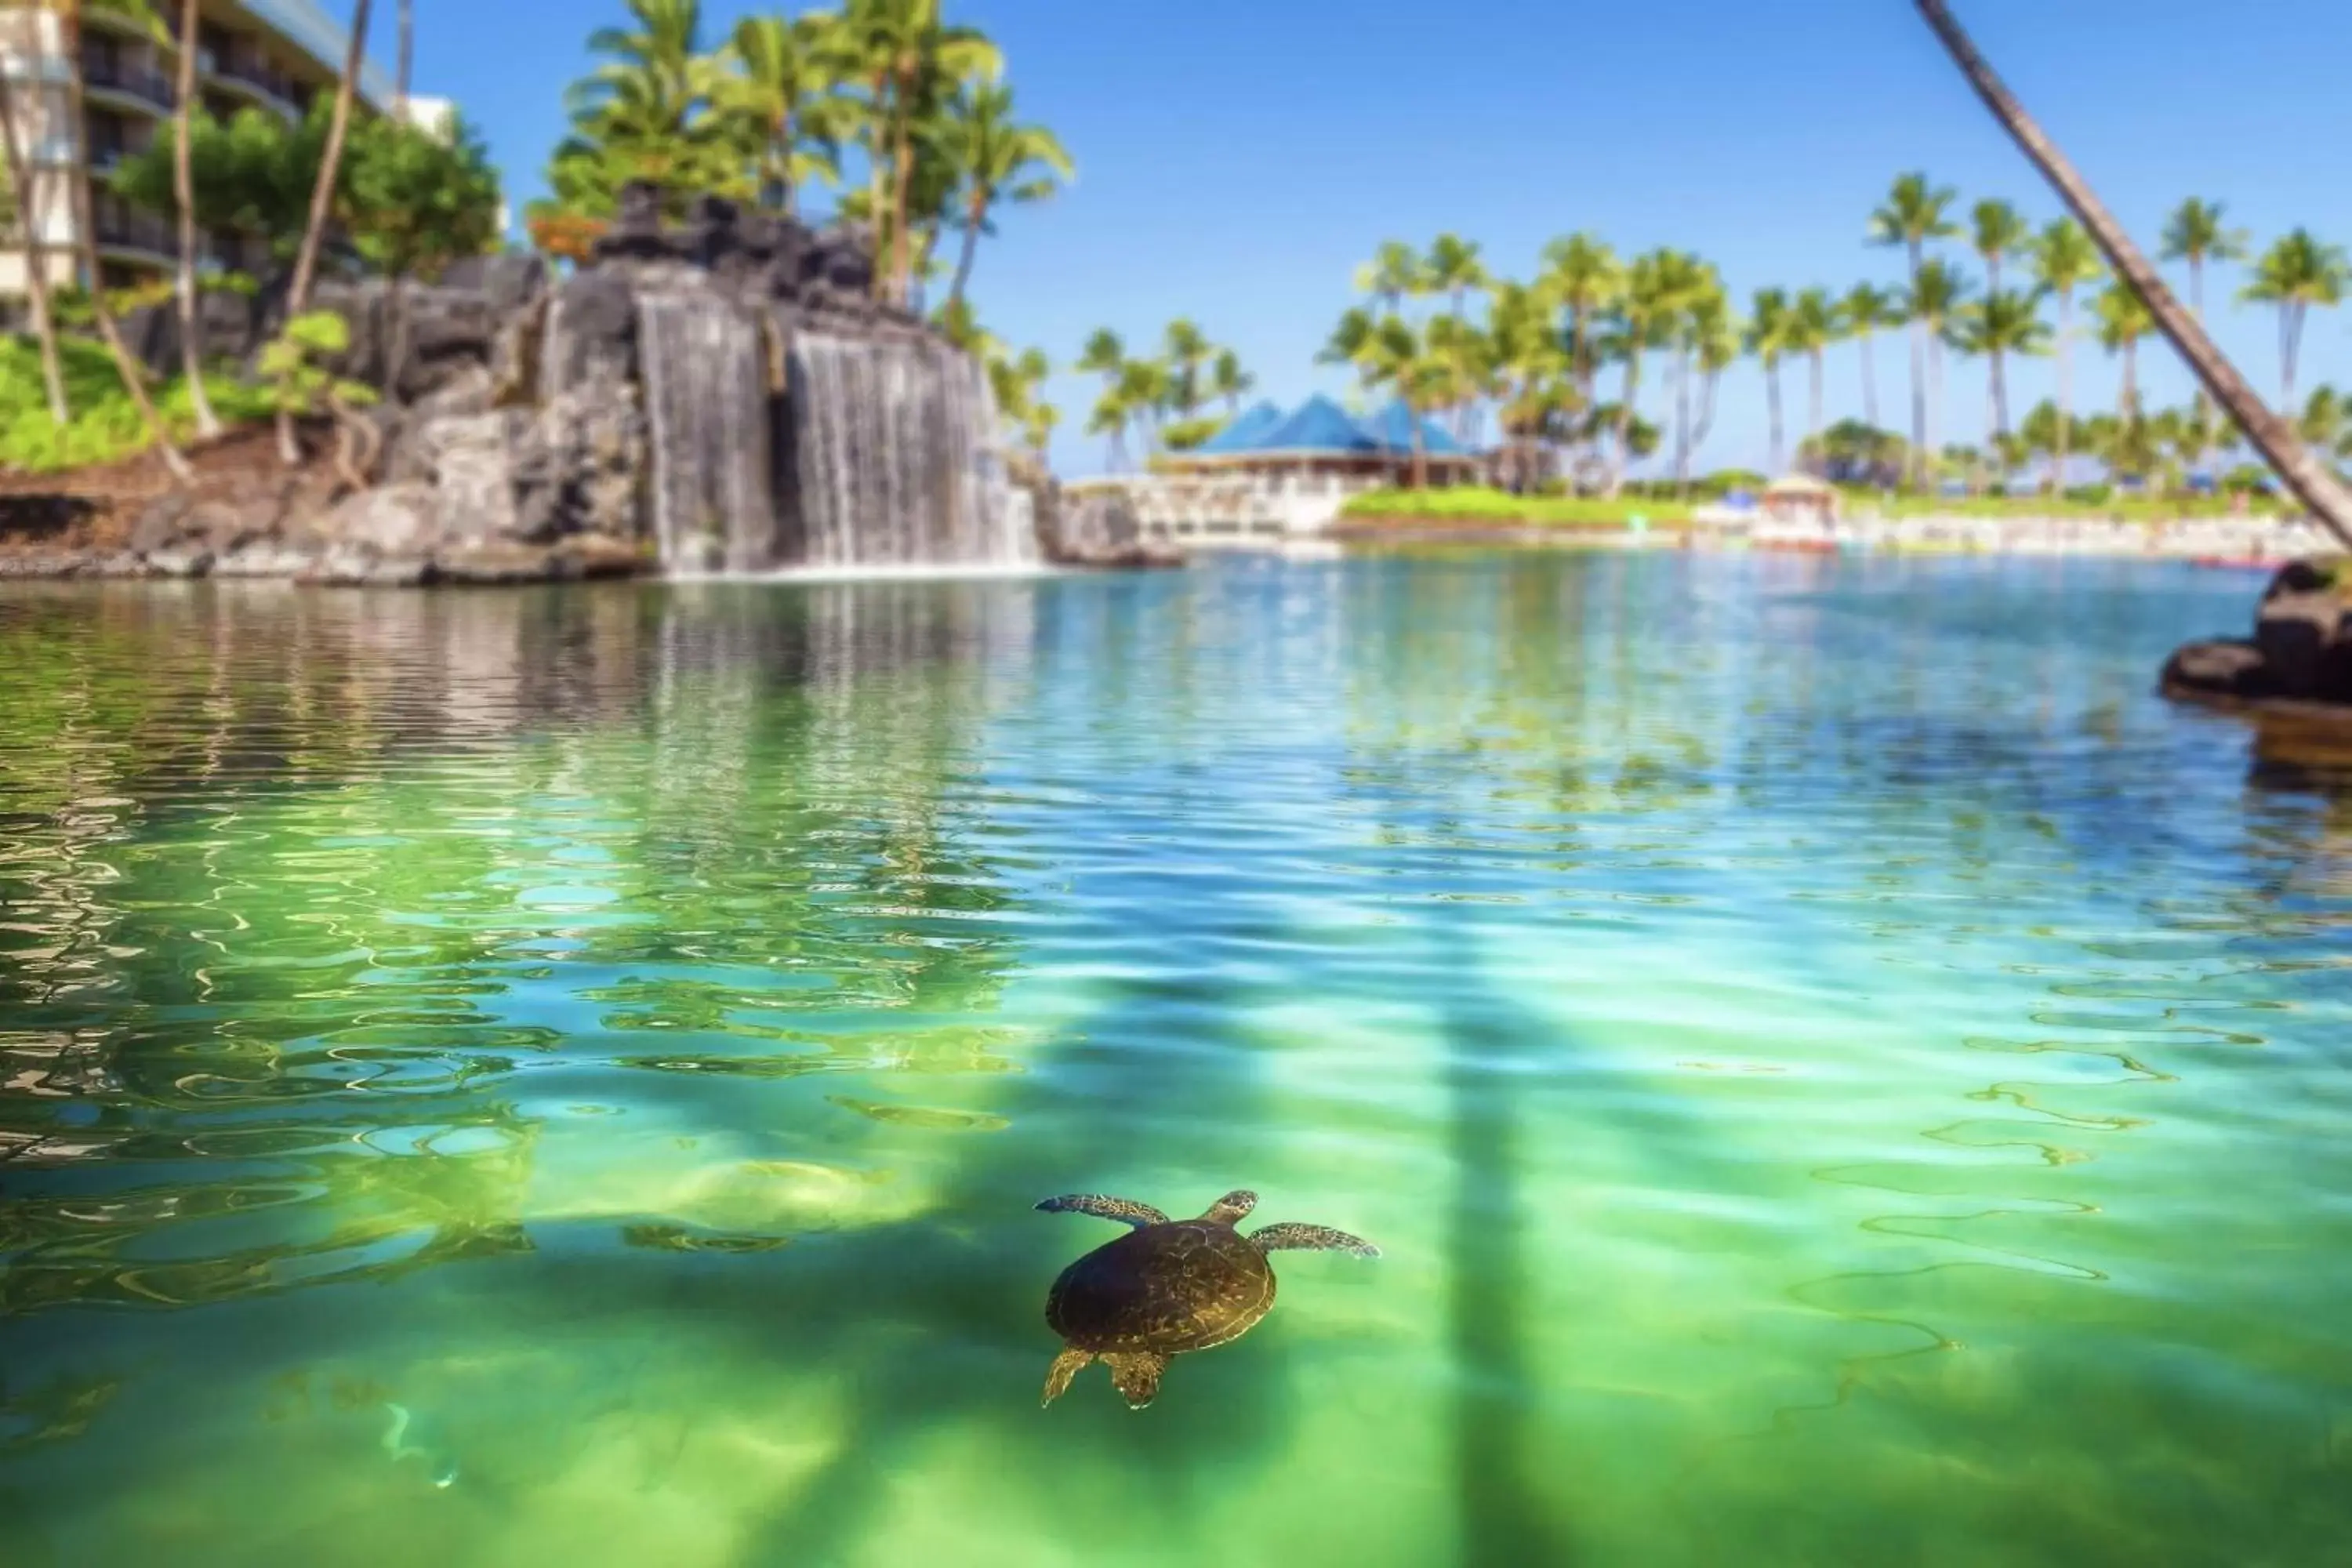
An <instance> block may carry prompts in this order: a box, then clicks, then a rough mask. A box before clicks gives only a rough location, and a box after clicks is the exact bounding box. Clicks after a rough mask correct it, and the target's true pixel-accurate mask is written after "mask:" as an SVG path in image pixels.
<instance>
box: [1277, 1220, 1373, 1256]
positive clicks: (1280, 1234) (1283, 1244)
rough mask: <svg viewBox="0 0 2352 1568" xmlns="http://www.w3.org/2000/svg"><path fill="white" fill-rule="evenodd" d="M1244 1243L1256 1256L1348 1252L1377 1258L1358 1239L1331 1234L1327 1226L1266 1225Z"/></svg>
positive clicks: (1338, 1232) (1333, 1232) (1365, 1242)
mask: <svg viewBox="0 0 2352 1568" xmlns="http://www.w3.org/2000/svg"><path fill="white" fill-rule="evenodd" d="M1248 1240H1249V1243H1250V1245H1251V1246H1253V1247H1256V1248H1257V1249H1258V1250H1259V1251H1260V1252H1282V1251H1285V1250H1288V1251H1294V1252H1352V1253H1354V1254H1355V1255H1356V1256H1357V1257H1359V1258H1378V1257H1379V1256H1380V1255H1381V1249H1380V1248H1379V1247H1374V1246H1373V1245H1372V1244H1371V1243H1370V1242H1369V1241H1366V1240H1365V1239H1364V1238H1363V1237H1360V1236H1349V1234H1348V1233H1347V1232H1346V1231H1344V1230H1333V1229H1332V1228H1331V1227H1330V1226H1328V1225H1270V1226H1265V1228H1264V1229H1262V1230H1254V1231H1252V1232H1250V1233H1249V1237H1248Z"/></svg>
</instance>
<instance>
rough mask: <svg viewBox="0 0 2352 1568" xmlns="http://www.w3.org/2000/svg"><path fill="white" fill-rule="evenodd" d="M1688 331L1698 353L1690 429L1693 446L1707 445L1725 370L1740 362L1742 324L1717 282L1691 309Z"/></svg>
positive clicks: (1694, 447)
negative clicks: (1695, 400)
mask: <svg viewBox="0 0 2352 1568" xmlns="http://www.w3.org/2000/svg"><path fill="white" fill-rule="evenodd" d="M1688 317H1689V331H1690V336H1691V340H1692V342H1693V343H1694V344H1695V346H1696V351H1697V354H1698V370H1699V374H1700V377H1701V380H1700V382H1699V405H1698V422H1697V423H1696V425H1695V426H1692V428H1691V437H1690V449H1691V451H1692V452H1693V453H1694V454H1696V452H1697V451H1698V449H1699V448H1700V447H1704V446H1705V445H1706V437H1707V433H1708V432H1709V431H1711V430H1713V429H1714V428H1715V393H1716V386H1717V383H1719V382H1720V381H1721V380H1722V379H1723V373H1724V372H1725V371H1727V370H1728V369H1730V368H1731V367H1732V366H1733V365H1735V364H1737V363H1739V346H1740V331H1741V324H1740V323H1739V322H1738V321H1735V320H1734V319H1733V318H1732V314H1731V300H1730V297H1729V296H1728V295H1727V294H1726V293H1725V292H1724V290H1723V288H1722V286H1721V285H1720V284H1719V283H1718V284H1717V286H1716V287H1715V288H1714V289H1711V290H1710V291H1708V292H1707V293H1706V295H1705V296H1704V297H1702V298H1701V299H1699V300H1697V301H1696V302H1695V303H1694V304H1693V305H1692V306H1691V307H1690V310H1689V311H1688Z"/></svg>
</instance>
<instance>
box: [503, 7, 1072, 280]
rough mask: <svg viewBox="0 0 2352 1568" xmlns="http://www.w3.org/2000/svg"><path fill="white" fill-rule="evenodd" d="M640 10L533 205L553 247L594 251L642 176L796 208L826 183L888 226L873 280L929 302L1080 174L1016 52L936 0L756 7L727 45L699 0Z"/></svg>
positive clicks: (604, 51)
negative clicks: (952, 20)
mask: <svg viewBox="0 0 2352 1568" xmlns="http://www.w3.org/2000/svg"><path fill="white" fill-rule="evenodd" d="M627 10H628V14H629V18H630V21H629V25H627V26H618V27H606V28H604V29H602V30H601V31H599V32H597V33H596V34H595V35H594V36H593V37H591V39H590V40H589V47H590V49H591V50H592V51H593V52H594V53H596V54H598V55H601V56H603V57H604V64H603V65H602V66H600V67H599V68H597V69H596V70H595V71H594V72H593V73H592V74H591V75H590V76H589V77H587V78H586V79H584V80H583V81H581V82H579V83H577V84H576V85H575V86H574V87H573V89H572V95H571V108H572V133H571V135H570V136H569V137H568V138H567V139H566V140H565V141H564V142H563V143H562V146H560V147H559V148H558V149H557V151H556V153H555V157H554V161H553V163H552V164H551V167H550V169H549V172H548V184H549V188H550V189H551V191H552V193H553V195H552V196H551V198H550V199H548V200H546V201H543V202H541V203H538V204H535V205H533V207H532V208H531V210H530V213H529V214H528V215H527V216H528V219H529V222H530V227H531V232H532V235H533V237H534V238H535V239H536V240H537V242H538V243H539V244H540V246H541V248H543V249H547V250H550V251H551V252H553V253H556V254H559V255H567V254H568V255H575V256H576V255H579V254H582V253H583V251H584V249H585V247H586V246H587V245H588V244H589V243H590V242H592V241H593V237H594V236H595V234H596V233H597V232H599V230H600V229H601V226H602V225H603V224H604V222H605V221H607V220H609V219H610V218H611V217H612V216H614V211H615V208H616V206H617V203H618V200H619V194H620V191H621V188H622V187H623V186H624V185H625V184H630V183H632V182H635V181H645V182H650V183H652V184H656V185H659V186H661V187H662V188H663V189H664V190H666V191H667V192H669V193H671V195H672V196H673V197H674V198H675V199H677V200H683V199H684V198H686V197H687V196H688V195H693V194H696V193H699V192H709V193H715V194H718V195H728V196H731V197H734V198H737V199H739V200H742V201H745V202H750V203H757V204H759V205H763V206H766V207H769V208H771V209H773V210H777V211H781V212H786V213H790V212H793V211H795V210H796V208H797V207H798V205H799V198H800V193H801V192H802V191H803V189H804V188H805V187H806V186H807V185H808V184H810V183H811V182H820V183H823V184H827V185H830V186H834V187H835V188H836V190H837V195H836V196H835V204H834V205H835V209H836V212H837V213H838V215H839V216H844V217H846V218H848V219H851V220H852V221H855V222H858V223H861V224H864V225H866V226H867V227H868V228H869V230H870V231H871V232H872V234H873V235H874V237H875V239H876V256H877V263H878V264H877V268H876V269H875V273H876V275H875V291H876V293H877V296H878V297H880V298H882V299H885V300H889V301H892V302H894V303H898V304H901V305H905V306H908V307H909V308H915V309H919V308H921V307H922V305H923V302H924V300H923V296H924V291H925V289H926V286H927V285H928V284H929V282H931V281H933V280H935V279H937V278H938V277H940V275H941V274H943V273H948V272H949V271H950V267H949V264H948V262H947V260H946V258H944V257H943V256H942V255H941V254H940V245H941V241H942V240H943V239H944V238H945V237H948V236H950V235H953V236H955V237H956V238H955V242H954V250H955V260H954V263H953V266H952V271H951V276H952V280H951V281H950V284H949V286H948V289H947V292H946V300H947V301H948V302H953V301H958V300H961V299H962V298H963V297H964V295H965V292H966V289H967V287H968V285H969V283H970V280H971V270H972V263H973V259H974V258H975V256H976V255H977V253H978V249H979V245H980V241H981V239H982V237H984V236H987V235H990V234H992V233H994V232H995V217H996V215H997V213H998V212H999V210H1000V209H1002V208H1003V207H1004V206H1006V205H1013V204H1019V203H1025V202H1033V201H1036V200H1039V199H1041V198H1043V197H1045V196H1047V195H1051V194H1052V193H1053V191H1054V190H1055V187H1056V185H1057V184H1059V183H1060V182H1063V181H1066V180H1068V179H1069V178H1070V177H1071V174H1072V166H1071V163H1070V158H1069V154H1068V153H1066V151H1065V150H1064V149H1063V147H1062V144H1061V142H1059V141H1058V140H1057V139H1056V138H1055V135H1054V133H1053V132H1051V131H1048V130H1046V129H1045V127H1043V126H1039V125H1034V124H1026V123H1024V122H1023V121H1021V120H1020V119H1019V117H1018V115H1017V113H1016V111H1015V108H1014V103H1013V89H1011V88H1010V87H1009V86H1007V85H1005V83H1004V81H1003V72H1004V58H1003V52H1002V51H1001V50H1000V49H998V47H996V46H995V45H994V44H993V43H992V42H991V41H990V40H989V39H988V38H987V37H986V36H984V35H983V34H982V33H981V32H980V31H979V30H978V29H976V28H972V27H966V26H950V25H948V24H947V23H946V22H945V21H943V20H942V18H941V16H940V0H846V3H845V4H844V5H842V6H841V8H840V9H838V10H824V11H805V12H802V13H800V14H798V15H788V14H783V13H776V14H769V15H758V16H747V17H744V18H743V19H742V20H741V21H740V22H739V23H737V25H736V26H735V28H734V31H733V32H732V33H731V34H730V36H729V37H727V38H726V39H724V40H723V41H721V42H719V44H718V45H717V46H716V47H712V46H711V45H710V44H709V40H708V39H706V37H705V28H704V25H703V23H704V16H703V7H702V5H701V0H627Z"/></svg>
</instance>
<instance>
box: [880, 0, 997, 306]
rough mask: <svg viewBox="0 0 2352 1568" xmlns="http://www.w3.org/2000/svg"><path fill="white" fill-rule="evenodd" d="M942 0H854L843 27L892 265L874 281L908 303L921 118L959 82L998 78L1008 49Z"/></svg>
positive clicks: (911, 272) (901, 301)
mask: <svg viewBox="0 0 2352 1568" xmlns="http://www.w3.org/2000/svg"><path fill="white" fill-rule="evenodd" d="M840 25H841V26H842V27H843V28H844V29H845V31H844V33H843V34H842V35H841V36H842V37H844V38H845V40H846V42H845V47H846V48H848V49H849V50H851V51H853V58H856V60H857V62H858V64H859V67H860V68H861V74H862V76H863V77H864V79H865V80H866V88H867V92H868V95H869V97H868V101H867V104H866V116H867V124H866V137H867V140H866V157H867V160H868V162H869V163H871V164H872V166H873V189H872V193H871V197H872V205H873V212H874V215H875V216H876V218H877V220H879V221H886V222H887V229H888V234H889V238H890V265H889V267H888V268H887V271H886V270H884V269H881V268H877V271H876V278H875V287H876V289H877V291H879V292H882V293H883V294H884V296H885V297H886V298H888V299H891V300H897V301H898V302H899V303H900V304H904V303H905V302H906V301H907V300H908V289H909V285H910V280H911V279H912V277H913V272H914V251H913V249H912V247H911V243H910V235H909V229H910V226H909V223H908V214H909V204H910V197H911V195H912V193H913V190H914V185H915V173H916V170H915V163H916V152H917V142H918V141H919V138H920V136H921V134H922V132H923V122H924V121H925V120H926V119H927V118H928V117H929V116H930V115H931V114H933V113H935V112H936V111H937V110H938V107H939V105H940V104H941V103H942V102H944V101H945V100H946V99H947V97H948V94H949V91H950V89H952V87H953V86H954V85H955V84H956V83H958V82H970V81H994V80H995V79H996V78H997V77H998V76H999V75H1000V74H1001V73H1002V72H1003V67H1004V57H1003V55H1002V54H1001V53H1000V52H999V51H998V49H997V47H996V46H995V45H994V44H992V43H990V42H989V41H988V39H987V37H985V36H984V35H983V34H982V33H981V32H980V31H979V29H977V28H974V27H964V26H954V27H951V26H948V25H947V24H946V23H945V22H944V21H942V20H941V19H940V0H850V4H849V5H848V6H847V8H846V9H845V11H844V12H843V14H842V19H841V24H840Z"/></svg>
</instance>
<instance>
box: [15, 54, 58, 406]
mask: <svg viewBox="0 0 2352 1568" xmlns="http://www.w3.org/2000/svg"><path fill="white" fill-rule="evenodd" d="M40 26H41V19H40V16H39V14H38V13H35V14H33V15H32V16H28V17H26V37H29V38H30V39H31V40H32V41H31V43H30V44H29V45H28V46H27V53H26V65H27V66H28V67H29V68H30V72H31V77H32V80H33V82H34V84H35V91H36V92H38V91H39V83H40V82H41V81H42V79H43V72H42V70H41V56H40V48H39V46H40V37H41V33H40ZM0 144H5V150H6V153H7V158H8V188H9V189H10V190H12V191H14V192H16V213H17V222H18V223H19V224H20V225H22V226H23V227H24V230H25V293H26V298H27V299H29V300H31V301H32V307H33V337H34V340H35V342H37V343H38V344H39V345H40V350H41V384H42V387H43V389H44V390H45V391H46V392H47V395H48V400H49V418H50V420H51V421H52V422H53V423H56V424H58V425H63V424H65V423H66V422H67V421H68V420H70V419H71V418H72V417H73V409H72V408H71V407H69V406H68V405H67V403H66V378H65V367H64V365H63V363H60V362H59V360H58V323H57V318H56V317H55V316H53V315H51V314H50V312H49V253H48V247H46V246H44V245H43V244H42V243H41V222H40V220H41V204H40V199H39V197H40V193H39V191H38V190H37V189H36V188H35V185H36V182H35V180H34V178H33V175H32V170H31V168H30V166H29V165H28V164H27V163H26V161H25V148H24V143H23V142H22V141H20V140H19V139H18V137H17V134H16V93H15V91H14V90H12V89H10V87H9V85H8V73H7V72H5V71H0Z"/></svg>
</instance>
